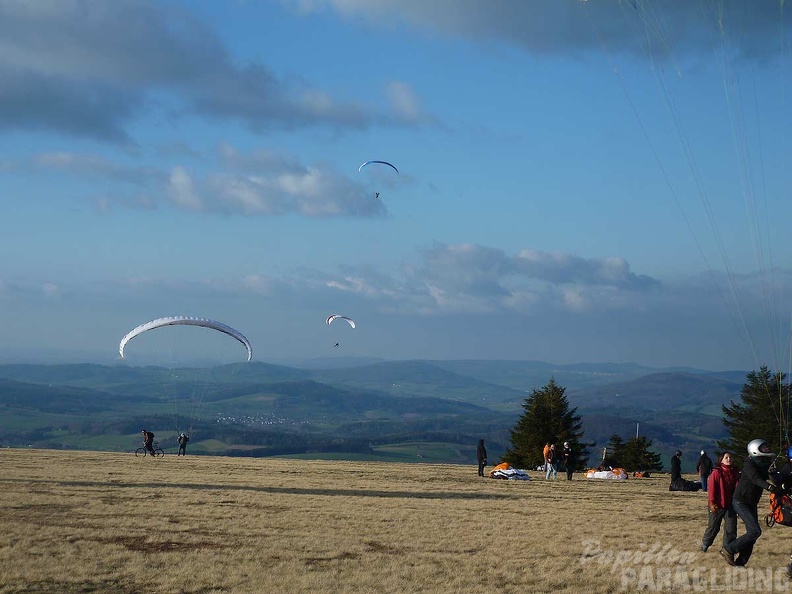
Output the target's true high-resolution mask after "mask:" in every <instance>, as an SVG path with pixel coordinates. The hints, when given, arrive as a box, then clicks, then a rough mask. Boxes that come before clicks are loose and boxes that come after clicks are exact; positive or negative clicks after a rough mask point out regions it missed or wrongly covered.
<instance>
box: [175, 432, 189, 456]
mask: <svg viewBox="0 0 792 594" xmlns="http://www.w3.org/2000/svg"><path fill="white" fill-rule="evenodd" d="M188 441H190V436H189V435H187V434H186V433H179V439H178V442H179V453H178V454H176V455H177V456H186V455H187V442H188Z"/></svg>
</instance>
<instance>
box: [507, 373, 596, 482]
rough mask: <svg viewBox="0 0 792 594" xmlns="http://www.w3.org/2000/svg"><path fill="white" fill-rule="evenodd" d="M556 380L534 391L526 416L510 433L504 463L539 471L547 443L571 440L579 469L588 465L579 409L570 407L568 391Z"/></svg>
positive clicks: (526, 402)
mask: <svg viewBox="0 0 792 594" xmlns="http://www.w3.org/2000/svg"><path fill="white" fill-rule="evenodd" d="M565 391H566V388H563V387H561V386H558V385H557V384H556V383H555V378H552V377H551V378H550V383H548V384H547V385H546V386H543V387H542V388H541V389H539V390H532V391H531V394H530V396H528V397H527V398H526V399H525V401H524V402H523V405H522V407H523V410H524V412H523V414H522V416H521V417H520V419H519V420H518V421H517V424H516V425H515V427H514V429H512V430H510V431H509V433H510V438H511V445H512V447H511V449H509V450H507V451H506V453H505V454H504V455H503V457H502V460H504V461H505V462H508V463H509V464H511V465H512V466H514V467H517V468H535V467H536V466H537V465H538V464H543V463H544V460H543V458H542V449H543V448H544V446H545V444H546V443H548V442H549V443H563V442H565V441H568V442H569V444H570V446H571V447H572V451H573V452H575V457H576V460H577V465H578V467H585V465H586V463H587V462H588V452H587V451H586V447H587V446H588V445H589V444H586V443H583V442H582V439H583V430H582V423H581V420H580V416H579V415H577V414H576V413H577V409H576V408H572V409H570V407H569V401H568V400H567V397H566V395H565V394H564V392H565Z"/></svg>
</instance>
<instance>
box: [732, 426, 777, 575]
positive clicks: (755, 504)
mask: <svg viewBox="0 0 792 594" xmlns="http://www.w3.org/2000/svg"><path fill="white" fill-rule="evenodd" d="M775 457H776V454H775V452H774V451H773V448H771V447H770V445H769V444H768V443H767V442H766V441H765V440H764V439H754V440H752V441H751V442H750V443H749V444H748V458H746V459H745V464H744V465H743V469H742V474H740V480H739V481H738V482H737V487H736V488H735V489H734V497H733V499H732V507H734V511H735V512H736V513H737V516H738V517H739V518H740V519H741V520H742V521H743V523H744V524H745V534H743V535H742V536H740V537H739V538H737V539H736V540H733V541H732V542H730V543H727V544H724V545H723V548H722V549H721V550H720V554H721V557H723V558H724V559H725V560H726V563H728V564H729V565H740V566H741V565H745V564H746V563H748V560H749V559H750V558H751V553H753V548H754V543H756V541H757V539H758V538H759V537H760V536H761V535H762V528H761V527H760V526H759V500H760V499H761V498H762V491H770V492H776V493H777V492H780V491H781V488H780V487H777V486H775V485H774V484H773V483H770V482H768V479H769V478H770V475H769V469H770V465H771V464H772V463H773V460H775ZM735 555H736V557H735Z"/></svg>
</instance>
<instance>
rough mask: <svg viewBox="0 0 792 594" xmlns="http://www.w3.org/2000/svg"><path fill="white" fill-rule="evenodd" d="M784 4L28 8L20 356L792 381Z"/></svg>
mask: <svg viewBox="0 0 792 594" xmlns="http://www.w3.org/2000/svg"><path fill="white" fill-rule="evenodd" d="M782 6H783V3H782V2H779V1H778V0H760V1H750V2H748V1H747V0H746V1H733V2H728V3H720V2H714V1H713V2H708V1H703V2H700V3H692V2H688V1H682V0H665V1H664V2H662V3H660V2H649V1H647V0H635V1H633V0H624V1H621V2H619V1H618V0H613V1H604V0H603V1H596V0H589V1H588V2H580V1H578V0H568V1H566V0H535V1H531V2H514V1H505V0H490V1H489V2H479V1H473V0H434V1H433V2H425V1H418V0H415V1H413V0H294V1H286V0H284V1H280V2H278V1H269V2H265V1H260V2H255V1H238V2H222V3H221V2H175V1H173V2H150V1H144V0H140V1H132V0H118V1H114V2H87V1H86V2H80V1H76V0H65V1H63V2H56V3H23V2H15V1H12V0H0V205H1V207H2V209H3V216H2V217H0V235H1V236H2V238H3V241H2V242H0V361H4V362H8V361H19V360H25V361H28V360H46V361H56V360H57V361H84V360H90V361H102V362H108V361H113V360H114V356H115V355H116V349H117V344H118V341H119V340H120V338H121V337H122V336H123V335H124V334H125V333H126V332H127V331H128V330H130V329H131V328H133V327H135V326H137V325H138V324H142V323H144V322H147V321H149V320H151V319H154V318H158V317H162V316H170V315H192V316H201V317H207V318H211V319H215V320H219V321H221V322H224V323H226V324H228V325H230V326H232V327H234V328H237V329H238V330H240V331H241V332H242V333H243V334H245V335H246V336H247V337H248V338H249V339H250V341H251V343H252V344H253V350H254V359H256V360H262V361H297V360H304V359H310V358H314V357H336V356H372V357H382V358H386V359H412V358H424V359H468V358H474V359H538V360H545V361H552V362H557V363H572V362H597V361H634V362H638V363H642V364H645V365H651V366H658V367H659V366H670V365H685V366H693V367H702V368H708V369H733V368H739V369H753V368H756V367H757V366H758V365H760V364H767V365H770V366H771V367H772V368H774V369H782V370H786V368H787V367H789V363H788V361H789V346H788V345H789V328H790V311H791V310H792V308H790V288H792V285H791V284H790V280H792V279H790V259H791V258H792V253H791V251H792V244H791V243H790V242H789V241H788V240H787V239H786V236H785V233H786V230H787V226H788V223H787V222H788V221H789V220H790V216H789V215H790V208H792V206H791V205H792V201H790V200H789V197H788V192H789V190H788V188H789V187H790V183H789V182H790V179H789V178H790V171H792V169H791V168H790V167H788V165H787V163H788V161H789V146H790V144H789V135H790V131H792V127H790V123H791V120H792V117H790V109H792V107H790V106H792V102H790V100H789V98H790V97H792V94H790V85H789V79H790V51H789V41H788V39H789V38H790V35H789V33H790V31H789V30H788V29H789V17H788V15H787V14H786V13H785V12H784V11H783V10H782ZM720 24H722V28H721V27H720ZM369 159H381V160H387V161H389V162H392V163H394V164H395V165H396V166H397V167H398V168H399V170H400V174H399V175H396V174H395V172H393V171H392V170H390V169H388V168H387V167H378V166H376V165H372V166H369V167H367V168H364V169H363V170H362V171H361V172H358V166H359V165H360V164H361V163H362V162H364V161H366V160H369ZM377 192H379V198H376V197H375V196H376V193H377ZM331 313H340V314H345V315H348V316H350V317H352V318H354V319H355V320H356V322H357V328H356V329H355V330H354V331H353V330H351V329H350V328H338V327H336V326H335V325H332V326H330V327H328V326H326V325H325V324H324V319H325V318H326V316H327V315H329V314H331ZM166 333H168V335H169V336H168V338H167V339H165V338H162V337H153V335H154V334H155V332H151V333H149V334H150V335H152V337H150V336H141V337H139V338H137V339H136V342H138V343H139V347H138V346H137V345H135V344H130V347H128V349H127V356H128V357H129V358H130V362H132V363H133V364H134V363H135V362H136V360H135V357H139V359H138V361H140V360H142V356H143V354H144V353H149V352H150V351H151V350H152V349H155V348H163V347H162V345H158V341H165V340H170V337H171V336H178V337H179V340H180V341H182V344H183V345H184V349H185V352H187V351H189V350H190V349H206V351H207V352H210V351H211V352H212V353H213V354H212V356H215V353H214V350H215V349H216V350H217V351H218V352H220V353H222V356H223V357H227V358H228V360H235V357H236V356H237V355H238V358H239V359H242V358H244V352H243V350H242V351H239V349H238V346H239V345H236V344H235V343H233V341H231V340H229V339H227V337H221V339H218V340H216V339H215V338H214V337H212V338H209V337H208V336H207V334H210V333H209V332H204V331H202V330H200V329H195V328H180V329H173V328H169V329H167V330H162V331H160V334H162V335H163V336H164V335H165V334H166ZM335 342H339V348H335V347H334V346H333V345H334V344H335ZM167 348H171V347H170V346H169V347H167ZM177 348H182V347H181V346H179V347H177ZM238 351H239V352H238Z"/></svg>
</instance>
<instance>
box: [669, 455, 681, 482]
mask: <svg viewBox="0 0 792 594" xmlns="http://www.w3.org/2000/svg"><path fill="white" fill-rule="evenodd" d="M681 478H682V452H681V451H680V450H677V451H676V452H674V455H673V456H672V457H671V482H672V483H673V482H674V481H677V480H679V479H681Z"/></svg>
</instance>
